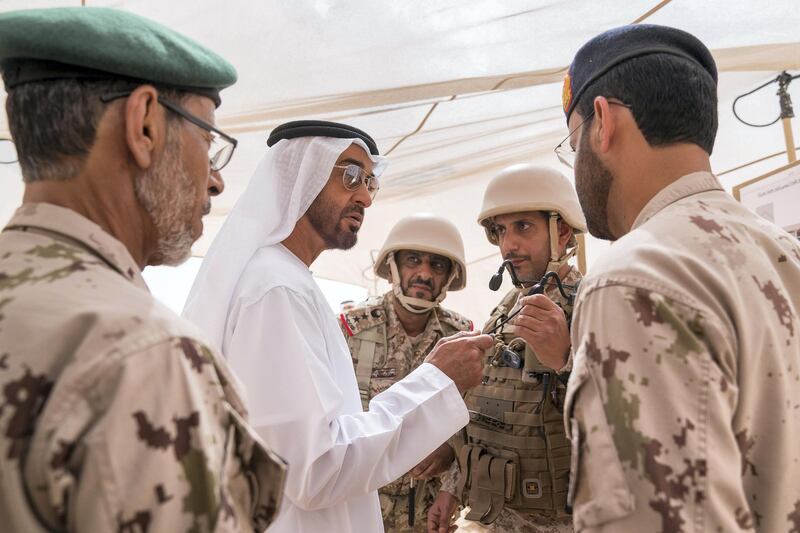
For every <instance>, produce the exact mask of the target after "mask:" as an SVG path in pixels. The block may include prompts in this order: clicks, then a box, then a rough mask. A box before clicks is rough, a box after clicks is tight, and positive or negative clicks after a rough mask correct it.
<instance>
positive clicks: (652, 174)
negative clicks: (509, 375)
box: [557, 25, 800, 533]
mask: <svg viewBox="0 0 800 533" xmlns="http://www.w3.org/2000/svg"><path fill="white" fill-rule="evenodd" d="M563 94H564V111H565V113H566V117H567V123H568V125H569V129H570V135H569V137H568V138H567V139H565V141H564V143H563V144H562V145H561V146H560V147H559V148H557V152H559V155H560V157H561V159H562V161H565V162H567V163H573V160H574V169H575V186H576V189H577V192H578V198H579V199H580V203H581V207H582V208H583V211H584V214H585V215H586V223H587V226H588V229H589V231H590V232H591V233H592V235H594V236H596V237H599V238H602V239H607V240H612V241H615V243H614V246H613V247H612V248H611V249H610V250H609V252H608V253H607V254H605V255H603V257H601V258H600V259H598V260H597V261H596V262H595V263H594V264H593V265H592V268H591V269H590V271H589V274H588V275H587V276H586V277H585V278H584V280H583V282H582V283H581V288H580V292H579V295H578V301H577V303H576V307H575V314H574V316H573V321H572V331H571V336H572V346H573V350H574V359H573V369H572V374H571V376H570V380H569V386H568V388H567V399H566V406H565V409H564V415H565V421H566V422H567V432H568V434H569V435H570V438H571V440H572V450H573V455H572V472H571V483H570V489H569V493H568V501H569V503H571V504H572V508H573V520H574V525H575V530H576V531H592V532H614V533H634V532H637V533H638V532H642V531H663V532H700V531H756V532H773V531H798V530H799V529H798V528H800V499H799V498H800V482H799V481H798V480H800V446H798V444H797V436H798V435H799V434H800V409H799V408H798V406H800V387H799V386H798V381H800V319H798V311H799V310H800V245H798V242H797V240H796V239H795V238H794V237H792V236H791V235H789V234H788V233H786V232H785V231H783V230H781V229H780V228H778V227H777V226H775V225H774V224H772V223H770V222H767V221H766V220H764V219H762V218H760V217H759V216H757V215H756V214H755V213H753V212H751V211H749V210H748V209H746V208H745V207H743V206H742V205H741V204H740V203H738V202H737V201H736V200H734V199H733V197H731V196H730V195H729V194H728V193H727V192H725V191H724V190H723V188H722V186H721V185H720V183H719V181H718V180H717V178H716V177H715V176H714V175H713V174H712V173H711V163H710V155H711V151H712V149H713V147H714V137H715V136H716V131H717V69H716V66H715V63H714V59H713V57H712V56H711V53H710V52H709V50H708V49H707V48H706V47H705V46H704V45H703V43H701V42H700V41H699V40H698V39H697V38H696V37H694V36H692V35H690V34H688V33H686V32H684V31H681V30H677V29H675V28H668V27H664V26H652V25H636V26H625V27H622V28H616V29H613V30H609V31H607V32H605V33H603V34H601V35H599V36H597V37H595V38H594V39H592V40H590V41H589V42H588V43H587V44H585V45H584V46H583V47H582V48H581V49H580V50H579V51H578V52H577V54H576V56H575V59H574V60H573V62H572V65H571V67H570V70H569V75H568V77H567V79H566V81H565V83H564V93H563ZM573 156H574V157H573Z"/></svg>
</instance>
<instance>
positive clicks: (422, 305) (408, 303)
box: [386, 252, 458, 315]
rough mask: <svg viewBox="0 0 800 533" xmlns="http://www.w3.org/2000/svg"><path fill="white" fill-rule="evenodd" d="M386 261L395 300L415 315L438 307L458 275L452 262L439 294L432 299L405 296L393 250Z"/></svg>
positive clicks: (456, 267)
mask: <svg viewBox="0 0 800 533" xmlns="http://www.w3.org/2000/svg"><path fill="white" fill-rule="evenodd" d="M386 261H387V262H388V263H389V272H391V274H392V292H393V293H394V295H395V297H396V298H397V301H399V302H400V305H402V306H403V308H404V309H406V310H407V311H409V312H410V313H414V314H415V315H423V314H425V313H427V312H429V311H430V310H431V309H433V308H434V307H438V306H439V304H440V303H441V302H442V300H444V297H445V296H447V289H449V288H450V284H451V283H453V280H454V279H456V276H457V275H458V265H456V264H455V263H454V264H453V271H452V272H451V273H450V278H448V280H447V283H445V284H444V286H443V287H442V290H441V291H439V295H438V296H437V297H436V298H435V299H434V300H433V301H429V300H423V299H421V298H414V297H413V296H406V295H405V294H403V288H402V287H401V286H400V272H399V271H398V269H397V263H395V261H394V252H391V253H390V254H389V257H388V258H387V259H386Z"/></svg>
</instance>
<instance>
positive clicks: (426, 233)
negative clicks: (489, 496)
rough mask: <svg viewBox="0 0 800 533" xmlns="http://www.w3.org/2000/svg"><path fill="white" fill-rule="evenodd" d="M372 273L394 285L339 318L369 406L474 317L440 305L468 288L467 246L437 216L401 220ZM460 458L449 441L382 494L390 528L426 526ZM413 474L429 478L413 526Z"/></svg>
mask: <svg viewBox="0 0 800 533" xmlns="http://www.w3.org/2000/svg"><path fill="white" fill-rule="evenodd" d="M374 271H375V274H376V275H378V276H379V277H381V278H384V279H386V280H388V281H389V282H390V283H391V284H392V290H391V291H389V292H387V293H386V294H384V295H382V296H379V297H377V298H373V299H370V300H368V301H366V302H364V303H362V304H360V305H358V306H357V307H355V308H354V309H351V310H349V311H347V312H345V313H342V314H341V315H340V322H341V326H342V330H343V332H344V334H345V337H346V339H347V343H348V346H349V347H350V352H351V353H352V355H353V364H354V365H355V369H356V378H357V380H358V388H359V391H360V392H361V400H362V402H363V404H364V409H367V408H368V403H369V400H370V398H372V397H373V396H374V395H376V394H378V393H380V392H382V391H384V390H386V389H387V388H388V387H389V386H390V385H392V384H393V383H395V382H396V381H399V380H400V379H402V378H403V377H405V376H406V375H407V374H408V373H409V372H411V371H412V370H414V369H415V368H416V367H417V366H419V365H420V364H422V362H423V361H424V359H425V356H426V355H427V354H428V352H429V351H430V350H431V349H432V348H433V347H434V346H435V345H436V343H437V341H438V340H439V339H441V338H442V337H447V336H449V335H452V334H454V333H457V332H459V331H469V330H472V322H471V321H469V320H467V319H465V318H463V317H462V316H460V315H458V314H457V313H454V312H452V311H449V310H447V309H444V308H443V307H441V305H440V303H441V302H442V300H444V298H445V296H446V295H447V291H448V290H456V291H457V290H460V289H463V288H464V286H465V285H466V265H465V262H464V243H463V242H462V240H461V235H460V234H459V232H458V229H457V228H456V227H455V226H454V225H453V224H452V223H451V222H449V221H448V220H446V219H444V218H441V217H439V216H436V215H431V214H415V215H411V216H408V217H406V218H403V219H401V220H400V221H399V222H398V223H397V224H396V225H395V226H394V227H393V228H392V229H391V231H390V232H389V235H388V236H387V238H386V242H385V243H384V245H383V247H382V248H381V250H380V253H379V254H378V258H377V260H376V261H375V265H374ZM454 459H455V455H454V452H453V449H452V448H451V447H450V445H449V444H447V443H444V444H443V445H442V446H441V447H440V448H439V449H438V450H436V451H434V452H433V453H432V454H431V455H429V456H428V457H427V458H426V459H425V460H423V461H422V462H421V463H420V464H419V465H417V466H416V467H415V468H414V469H412V470H411V472H410V473H409V474H407V475H405V476H403V477H402V478H400V479H398V480H397V481H395V482H393V483H391V484H389V485H387V486H385V487H383V488H382V489H381V490H380V491H379V496H380V501H381V511H382V513H383V520H384V528H385V529H386V531H426V524H425V516H426V514H427V510H428V508H429V507H430V505H431V503H432V502H433V498H434V497H435V495H436V493H437V492H438V488H439V483H438V480H434V479H431V478H433V476H436V475H438V474H440V473H441V472H443V471H445V470H447V469H448V468H449V467H450V465H451V464H452V463H453V461H454ZM412 475H413V476H414V477H415V478H416V480H423V481H417V482H416V485H417V487H416V489H415V493H416V498H415V502H414V508H415V512H414V513H413V514H414V520H413V526H411V525H410V524H409V522H410V520H409V496H408V495H409V491H410V480H411V476H412ZM425 480H427V481H425Z"/></svg>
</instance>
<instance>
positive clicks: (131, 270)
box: [6, 203, 148, 290]
mask: <svg viewBox="0 0 800 533" xmlns="http://www.w3.org/2000/svg"><path fill="white" fill-rule="evenodd" d="M14 228H38V229H40V230H44V231H46V232H49V233H56V234H58V235H62V236H64V237H67V238H69V239H71V240H73V241H77V242H78V243H80V244H81V245H82V246H84V247H85V248H86V249H88V250H89V251H90V252H91V253H93V254H94V255H96V256H98V257H100V258H101V259H102V260H103V261H104V262H105V263H106V264H108V266H110V267H111V268H113V269H114V270H116V271H117V272H118V273H119V274H120V275H122V276H123V277H124V278H125V279H127V280H129V281H131V282H133V284H134V285H136V286H137V287H140V288H142V289H144V290H148V289H147V284H146V283H145V282H144V278H142V273H141V271H140V270H139V266H138V265H137V264H136V261H134V260H133V257H132V256H131V254H130V252H128V249H127V248H125V245H123V244H122V243H121V242H120V241H118V240H117V239H115V238H114V237H112V236H111V235H109V234H108V233H106V232H105V231H104V230H103V229H102V228H101V227H100V226H98V225H97V224H95V223H94V222H92V221H91V220H89V219H88V218H86V217H84V216H82V215H79V214H78V213H76V212H75V211H73V210H72V209H67V208H64V207H59V206H57V205H53V204H47V203H29V204H23V205H22V206H20V207H19V208H18V209H17V211H16V212H15V213H14V216H13V217H11V220H10V221H9V222H8V224H7V225H6V229H14Z"/></svg>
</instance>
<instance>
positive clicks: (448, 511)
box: [428, 491, 458, 533]
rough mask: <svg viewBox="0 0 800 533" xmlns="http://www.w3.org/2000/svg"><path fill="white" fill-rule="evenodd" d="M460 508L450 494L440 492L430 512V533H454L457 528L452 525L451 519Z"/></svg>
mask: <svg viewBox="0 0 800 533" xmlns="http://www.w3.org/2000/svg"><path fill="white" fill-rule="evenodd" d="M457 507H458V500H457V499H456V497H455V496H453V495H452V494H450V493H449V492H445V491H440V492H439V495H438V496H436V499H435V500H433V505H432V506H431V508H430V510H428V533H452V532H453V531H455V530H456V526H451V525H450V518H451V517H452V516H453V513H454V512H455V511H456V508H457Z"/></svg>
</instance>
